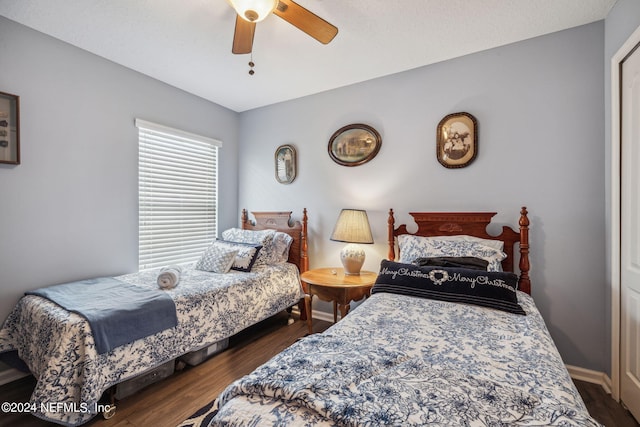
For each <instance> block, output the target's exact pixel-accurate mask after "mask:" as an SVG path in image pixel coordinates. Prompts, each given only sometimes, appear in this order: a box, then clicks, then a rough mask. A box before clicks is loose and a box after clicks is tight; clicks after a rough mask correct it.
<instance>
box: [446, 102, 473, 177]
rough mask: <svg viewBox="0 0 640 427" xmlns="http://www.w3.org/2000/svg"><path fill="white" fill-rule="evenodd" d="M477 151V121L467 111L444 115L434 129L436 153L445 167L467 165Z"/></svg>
mask: <svg viewBox="0 0 640 427" xmlns="http://www.w3.org/2000/svg"><path fill="white" fill-rule="evenodd" d="M477 153H478V122H477V121H476V118H475V117H473V116H472V115H471V114H469V113H454V114H449V115H448V116H445V117H444V118H443V119H442V120H440V123H439V124H438V129H437V131H436V155H437V157H438V161H439V162H440V164H441V165H442V166H444V167H445V168H463V167H465V166H468V165H469V163H471V162H472V161H473V160H474V159H475V158H476V154H477Z"/></svg>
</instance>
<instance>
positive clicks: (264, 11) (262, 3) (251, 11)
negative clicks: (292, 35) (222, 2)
mask: <svg viewBox="0 0 640 427" xmlns="http://www.w3.org/2000/svg"><path fill="white" fill-rule="evenodd" d="M229 1H230V2H231V5H232V6H233V8H234V9H235V10H236V12H237V13H238V16H240V17H241V18H242V19H244V20H246V21H249V22H260V21H262V20H263V19H264V18H266V17H267V16H269V14H270V13H271V12H273V9H275V8H276V6H277V5H278V0H229Z"/></svg>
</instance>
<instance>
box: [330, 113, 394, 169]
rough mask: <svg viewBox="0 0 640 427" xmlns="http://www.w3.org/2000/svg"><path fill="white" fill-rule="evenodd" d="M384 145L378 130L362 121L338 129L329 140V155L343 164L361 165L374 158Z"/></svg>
mask: <svg viewBox="0 0 640 427" xmlns="http://www.w3.org/2000/svg"><path fill="white" fill-rule="evenodd" d="M381 145H382V138H381V137H380V134H379V133H378V131H376V130H375V129H374V128H372V127H371V126H368V125H363V124H360V123H356V124H352V125H347V126H344V127H342V128H340V129H338V130H337V131H336V132H335V133H334V134H333V135H332V136H331V139H330V140H329V156H330V157H331V158H332V159H333V161H334V162H336V163H338V164H339V165H342V166H359V165H362V164H364V163H367V162H368V161H369V160H371V159H373V158H374V157H375V156H376V154H378V151H380V146H381Z"/></svg>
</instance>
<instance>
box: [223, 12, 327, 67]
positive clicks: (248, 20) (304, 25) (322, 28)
mask: <svg viewBox="0 0 640 427" xmlns="http://www.w3.org/2000/svg"><path fill="white" fill-rule="evenodd" d="M228 1H229V3H231V5H232V6H233V8H234V9H235V10H236V13H237V16H236V28H235V34H234V35H233V47H232V49H231V51H232V52H233V53H235V54H244V53H251V49H252V47H253V35H254V33H255V30H256V22H260V21H262V20H263V19H264V18H266V17H267V16H269V15H270V14H271V13H273V14H274V15H278V16H279V17H280V18H282V19H284V20H285V21H287V22H288V23H290V24H291V25H293V26H295V27H297V28H298V29H299V30H302V31H303V32H305V33H307V34H308V35H310V36H311V37H313V38H314V39H316V40H318V41H319V42H320V43H323V44H327V43H329V42H330V41H331V40H333V38H334V37H335V36H336V34H338V28H336V27H335V26H333V25H331V24H330V23H328V22H327V21H325V20H324V19H322V18H320V17H319V16H318V15H316V14H314V13H313V12H310V11H309V10H307V9H305V8H304V7H302V6H300V5H299V4H297V3H295V2H293V1H292V0H228Z"/></svg>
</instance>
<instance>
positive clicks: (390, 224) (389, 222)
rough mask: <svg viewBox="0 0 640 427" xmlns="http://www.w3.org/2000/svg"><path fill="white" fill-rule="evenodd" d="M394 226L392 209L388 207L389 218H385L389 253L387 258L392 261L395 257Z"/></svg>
mask: <svg viewBox="0 0 640 427" xmlns="http://www.w3.org/2000/svg"><path fill="white" fill-rule="evenodd" d="M394 227H395V219H394V218H393V209H389V219H388V220H387V230H388V233H389V234H388V240H389V253H388V254H387V259H388V260H389V261H394V260H395V259H396V253H395V241H394V239H393V229H394Z"/></svg>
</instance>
